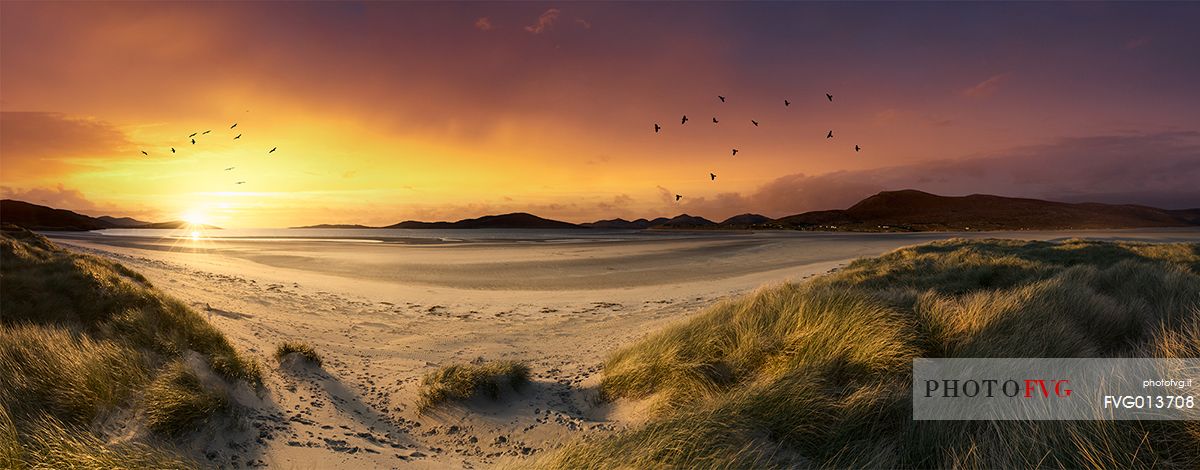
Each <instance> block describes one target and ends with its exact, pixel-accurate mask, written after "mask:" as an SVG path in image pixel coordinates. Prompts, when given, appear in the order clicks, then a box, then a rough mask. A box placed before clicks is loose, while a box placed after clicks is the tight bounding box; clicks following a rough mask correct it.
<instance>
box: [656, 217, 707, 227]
mask: <svg viewBox="0 0 1200 470" xmlns="http://www.w3.org/2000/svg"><path fill="white" fill-rule="evenodd" d="M716 225H717V223H716V222H713V221H711V220H708V219H705V218H704V217H695V216H691V215H687V214H680V215H677V216H675V217H673V218H671V219H670V220H667V221H665V222H662V223H660V224H656V225H654V226H653V227H651V228H677V229H678V228H682V229H694V228H708V227H714V226H716Z"/></svg>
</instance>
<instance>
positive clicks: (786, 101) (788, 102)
mask: <svg viewBox="0 0 1200 470" xmlns="http://www.w3.org/2000/svg"><path fill="white" fill-rule="evenodd" d="M783 105H784V106H791V105H792V102H791V101H788V100H783Z"/></svg>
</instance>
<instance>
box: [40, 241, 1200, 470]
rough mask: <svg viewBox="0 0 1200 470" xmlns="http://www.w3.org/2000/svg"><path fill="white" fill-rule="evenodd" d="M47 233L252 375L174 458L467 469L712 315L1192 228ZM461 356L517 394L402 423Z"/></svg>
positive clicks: (547, 432) (620, 420) (592, 416)
mask: <svg viewBox="0 0 1200 470" xmlns="http://www.w3.org/2000/svg"><path fill="white" fill-rule="evenodd" d="M47 236H49V237H51V238H52V239H53V240H54V241H55V242H56V243H59V244H61V245H63V246H65V247H68V248H71V249H74V250H78V251H81V252H87V253H93V254H98V255H101V256H105V257H108V258H111V259H114V260H116V261H118V262H120V263H122V264H125V265H127V266H128V267H130V268H133V269H134V270H136V271H138V272H141V273H143V274H144V275H145V276H146V277H147V278H148V279H149V280H150V281H151V282H152V283H153V284H154V285H155V286H157V287H158V288H160V289H162V290H163V291H165V292H167V293H168V294H171V295H173V296H175V297H177V298H179V299H182V300H184V301H185V302H186V303H188V304H189V305H191V306H192V307H194V308H195V309H196V310H197V311H199V312H201V313H202V314H206V315H208V317H209V319H210V320H211V321H212V322H213V323H214V324H215V325H217V326H218V327H219V328H220V329H221V330H222V331H223V332H224V333H225V334H226V335H228V336H229V338H230V339H231V340H232V341H233V342H234V344H235V345H236V346H237V347H238V348H239V349H241V350H244V351H248V352H249V353H250V354H251V355H254V356H256V357H258V358H259V359H261V360H262V361H263V362H264V363H265V364H268V365H269V367H268V369H269V370H268V373H267V377H266V384H267V392H266V393H265V394H263V395H262V396H259V397H256V396H254V395H253V394H248V393H243V394H240V395H239V397H238V399H239V401H240V402H242V404H243V405H245V406H246V407H247V408H248V409H249V410H251V411H250V412H249V416H248V418H249V419H248V420H246V422H247V423H250V424H248V425H246V426H243V428H242V429H240V430H237V431H236V432H209V433H205V434H203V435H202V436H200V437H199V438H198V439H196V440H194V441H193V448H191V449H187V450H188V451H190V452H192V453H194V454H195V455H198V456H202V458H203V459H207V460H208V461H209V462H210V463H211V464H213V465H220V466H227V467H245V466H258V465H269V466H271V467H280V468H331V467H339V466H354V467H376V468H388V467H396V466H407V465H412V466H416V467H439V468H440V467H463V468H478V467H486V466H490V465H492V464H494V463H496V462H498V461H500V460H502V459H508V458H522V457H523V456H528V455H532V454H536V453H538V452H542V451H544V450H546V449H549V448H552V447H553V446H554V445H555V444H556V443H558V442H561V441H562V440H565V439H570V438H572V437H575V436H577V435H580V434H581V433H587V432H605V431H606V430H612V429H617V428H620V427H623V426H626V425H629V424H631V421H630V420H631V419H633V418H632V416H633V415H632V414H631V413H628V412H627V410H624V409H622V406H621V404H618V405H617V406H615V407H614V406H612V405H600V404H598V402H597V400H595V392H594V387H595V385H596V383H597V382H598V380H599V377H598V375H597V374H598V371H599V370H600V369H601V365H602V362H603V361H604V358H605V357H606V356H607V355H608V354H609V353H611V352H613V351H614V350H615V349H617V348H619V347H620V346H622V345H625V344H629V343H630V342H632V341H633V340H636V339H637V338H640V337H642V336H644V335H646V334H648V333H651V332H653V331H655V330H656V329H658V328H661V327H662V326H663V325H665V324H667V323H670V322H675V321H679V320H682V319H685V318H687V317H688V316H689V315H690V314H693V313H696V312H698V311H699V310H701V309H703V308H704V307H705V306H707V305H710V304H712V303H714V302H716V301H719V300H720V299H721V298H725V297H728V296H732V295H737V294H739V293H744V292H748V291H751V290H753V289H756V288H758V287H760V286H763V285H769V284H774V283H780V282H787V281H799V280H803V279H805V278H808V277H810V276H814V275H820V274H823V273H826V272H829V271H831V270H834V269H837V268H838V267H839V266H842V265H844V264H845V263H847V262H849V261H850V260H853V259H855V258H858V257H862V256H871V255H876V254H880V253H883V252H886V251H889V250H892V249H895V248H898V247H901V246H907V245H912V244H916V243H923V242H926V241H931V240H937V239H944V238H951V237H956V236H965V237H971V238H986V237H993V238H1020V239H1036V240H1052V239H1061V238H1071V237H1086V238H1094V239H1103V240H1142V241H1162V242H1166V241H1189V242H1195V241H1197V240H1200V230H1182V229H1181V230H1115V231H1088V232H992V233H965V234H964V233H913V234H852V233H791V232H767V233H748V232H730V233H722V234H704V235H703V236H695V237H689V236H683V235H681V236H672V237H662V238H658V239H642V238H638V239H625V240H542V241H532V242H530V241H503V240H501V241H488V242H461V243H436V244H432V243H428V244H406V243H363V242H359V241H320V240H309V239H300V240H270V241H267V240H240V239H220V240H213V239H205V238H200V239H196V240H192V239H180V238H176V239H163V238H142V237H124V236H111V235H105V234H102V233H48V234H47ZM289 339H303V340H304V341H307V342H309V343H310V344H312V345H314V346H315V347H316V348H317V349H318V350H319V351H320V352H321V354H322V355H323V356H324V357H325V366H324V368H322V369H317V368H311V367H306V366H299V365H288V366H283V367H277V366H276V365H275V362H274V360H273V359H272V358H271V357H270V354H271V352H272V351H273V350H274V347H275V345H276V344H278V343H279V342H281V341H284V340H289ZM476 358H485V359H489V360H490V359H513V360H521V361H527V362H528V363H529V364H530V366H531V367H532V369H533V376H534V379H535V380H534V384H533V386H532V387H530V388H528V389H526V390H525V391H524V392H522V393H521V394H519V395H516V396H507V397H505V399H503V400H501V401H499V402H496V403H486V402H480V403H469V404H466V405H460V406H452V407H443V408H438V409H435V410H433V411H428V412H426V413H424V414H422V413H419V412H418V410H417V407H416V402H417V398H416V393H417V392H416V389H417V385H418V383H419V382H420V379H421V377H422V375H423V374H426V373H428V372H430V371H432V370H434V369H435V368H437V367H439V366H443V365H448V364H452V363H461V362H470V361H472V360H475V359H476Z"/></svg>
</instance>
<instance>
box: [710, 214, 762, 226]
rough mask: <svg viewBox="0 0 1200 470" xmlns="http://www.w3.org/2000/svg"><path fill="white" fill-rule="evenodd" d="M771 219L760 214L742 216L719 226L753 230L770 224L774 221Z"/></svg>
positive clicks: (730, 219)
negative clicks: (752, 228)
mask: <svg viewBox="0 0 1200 470" xmlns="http://www.w3.org/2000/svg"><path fill="white" fill-rule="evenodd" d="M772 220H773V219H771V218H770V217H767V216H765V215H760V214H742V215H735V216H733V217H730V218H728V219H725V220H723V221H721V223H719V224H717V225H719V226H721V227H724V228H751V227H758V226H761V225H764V224H768V223H770V222H771V221H772Z"/></svg>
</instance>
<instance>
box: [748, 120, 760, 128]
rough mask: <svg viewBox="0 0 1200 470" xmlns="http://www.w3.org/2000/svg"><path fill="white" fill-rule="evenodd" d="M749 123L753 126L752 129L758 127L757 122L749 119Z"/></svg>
mask: <svg viewBox="0 0 1200 470" xmlns="http://www.w3.org/2000/svg"><path fill="white" fill-rule="evenodd" d="M750 122H751V123H753V124H754V127H758V121H755V120H753V119H751V120H750Z"/></svg>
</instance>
